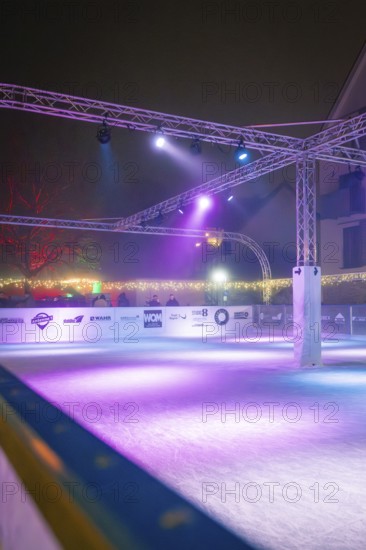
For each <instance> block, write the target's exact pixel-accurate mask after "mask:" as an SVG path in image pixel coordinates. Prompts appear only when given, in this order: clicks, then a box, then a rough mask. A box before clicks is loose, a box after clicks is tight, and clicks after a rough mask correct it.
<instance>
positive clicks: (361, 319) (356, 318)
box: [352, 315, 366, 323]
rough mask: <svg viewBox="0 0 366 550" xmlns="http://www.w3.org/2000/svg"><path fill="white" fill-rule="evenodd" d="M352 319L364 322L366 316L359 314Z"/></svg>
mask: <svg viewBox="0 0 366 550" xmlns="http://www.w3.org/2000/svg"><path fill="white" fill-rule="evenodd" d="M352 321H358V322H360V323H364V322H365V321H366V317H360V316H359V315H358V316H357V317H352Z"/></svg>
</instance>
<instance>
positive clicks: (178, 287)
mask: <svg viewBox="0 0 366 550" xmlns="http://www.w3.org/2000/svg"><path fill="white" fill-rule="evenodd" d="M355 281H362V282H366V273H346V274H341V275H323V276H322V286H323V287H328V286H336V285H340V284H343V283H349V282H355ZM24 282H25V281H24V279H15V278H11V277H10V278H6V279H0V288H1V287H7V286H13V287H15V288H23V286H24ZM95 282H97V279H64V280H58V281H55V280H34V281H30V286H31V288H33V289H40V288H42V289H43V288H49V289H51V288H57V289H60V290H62V289H63V288H66V287H70V286H72V287H73V288H75V289H76V290H78V291H80V292H92V290H93V284H94V283H95ZM267 284H268V285H269V287H270V290H271V293H272V294H273V293H274V292H276V291H278V290H281V289H283V288H288V287H291V286H292V279H271V280H269V281H267ZM102 286H103V290H104V291H105V292H111V291H119V290H121V289H124V290H138V291H142V292H144V291H149V290H152V291H156V292H159V291H167V290H172V291H174V292H178V291H182V290H194V291H203V290H210V289H216V288H218V287H220V288H221V284H220V283H219V284H218V283H216V282H213V281H204V280H200V281H188V280H183V281H176V280H139V281H102ZM225 288H226V289H227V290H248V291H249V290H251V291H261V290H262V289H263V281H228V282H226V283H225Z"/></svg>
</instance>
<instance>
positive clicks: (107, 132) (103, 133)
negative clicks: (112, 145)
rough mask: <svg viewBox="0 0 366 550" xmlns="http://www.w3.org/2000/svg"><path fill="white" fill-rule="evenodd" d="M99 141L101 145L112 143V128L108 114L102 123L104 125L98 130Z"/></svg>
mask: <svg viewBox="0 0 366 550" xmlns="http://www.w3.org/2000/svg"><path fill="white" fill-rule="evenodd" d="M97 140H98V141H99V143H102V144H103V145H104V144H105V143H108V142H109V141H111V128H110V126H109V125H108V122H107V113H106V115H105V118H104V120H103V122H102V125H101V126H99V128H98V131H97Z"/></svg>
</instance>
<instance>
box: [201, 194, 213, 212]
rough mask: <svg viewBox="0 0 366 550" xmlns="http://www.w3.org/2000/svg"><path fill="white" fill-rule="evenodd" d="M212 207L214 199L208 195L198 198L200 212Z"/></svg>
mask: <svg viewBox="0 0 366 550" xmlns="http://www.w3.org/2000/svg"><path fill="white" fill-rule="evenodd" d="M211 205H212V199H211V197H207V196H206V195H203V196H202V197H199V198H198V207H199V209H200V210H207V209H208V208H210V206H211Z"/></svg>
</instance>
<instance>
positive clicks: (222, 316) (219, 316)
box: [214, 308, 230, 326]
mask: <svg viewBox="0 0 366 550" xmlns="http://www.w3.org/2000/svg"><path fill="white" fill-rule="evenodd" d="M229 318H230V315H229V312H228V310H227V309H224V308H220V309H218V310H217V311H216V313H215V317H214V319H215V322H216V324H217V325H220V326H222V325H226V323H227V322H228V320H229Z"/></svg>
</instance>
